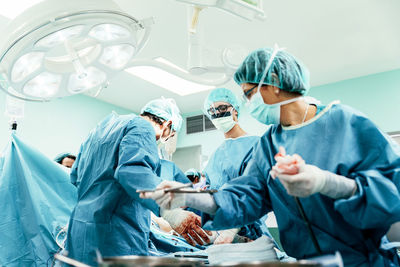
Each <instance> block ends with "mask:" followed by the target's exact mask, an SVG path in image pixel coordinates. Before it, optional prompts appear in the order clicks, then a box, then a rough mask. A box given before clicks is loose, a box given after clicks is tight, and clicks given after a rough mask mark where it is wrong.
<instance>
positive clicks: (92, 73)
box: [67, 67, 107, 94]
mask: <svg viewBox="0 0 400 267" xmlns="http://www.w3.org/2000/svg"><path fill="white" fill-rule="evenodd" d="M86 74H87V76H85V77H82V78H79V76H78V74H77V73H73V74H71V76H70V78H69V82H68V87H67V88H68V90H69V91H70V92H71V93H73V94H77V93H81V92H84V91H86V90H89V89H91V88H94V87H97V86H99V85H100V84H102V83H104V82H105V81H106V78H107V77H106V74H105V73H104V72H102V71H101V70H99V69H96V68H94V67H89V68H87V69H86Z"/></svg>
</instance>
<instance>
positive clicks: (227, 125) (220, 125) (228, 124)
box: [211, 115, 236, 133]
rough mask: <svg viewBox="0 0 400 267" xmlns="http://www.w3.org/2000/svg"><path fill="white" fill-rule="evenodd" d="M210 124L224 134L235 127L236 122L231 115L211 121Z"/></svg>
mask: <svg viewBox="0 0 400 267" xmlns="http://www.w3.org/2000/svg"><path fill="white" fill-rule="evenodd" d="M211 122H212V124H214V126H215V128H217V129H218V130H220V131H223V132H224V133H227V132H229V131H230V130H232V128H233V127H234V126H235V124H236V122H235V121H234V120H233V117H232V115H229V116H226V117H221V118H217V119H213V120H211Z"/></svg>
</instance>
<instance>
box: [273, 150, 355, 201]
mask: <svg viewBox="0 0 400 267" xmlns="http://www.w3.org/2000/svg"><path fill="white" fill-rule="evenodd" d="M275 159H276V161H277V163H276V165H275V166H274V167H273V168H272V170H271V177H272V178H273V179H275V178H276V177H278V178H279V180H280V181H281V183H282V185H283V186H284V187H285V189H286V191H287V192H288V194H289V195H292V196H296V197H308V196H310V195H312V194H314V193H321V194H324V195H326V196H329V197H331V198H334V199H338V198H348V197H350V196H352V195H353V194H354V193H355V191H356V189H357V185H356V182H355V181H354V180H352V179H349V178H347V177H344V176H341V175H337V174H335V173H332V172H329V171H324V170H321V169H320V168H318V167H317V166H314V165H309V164H305V162H304V160H303V159H302V158H301V157H300V156H299V155H296V154H295V155H293V156H288V155H286V152H285V149H283V148H282V147H280V148H279V153H278V154H277V155H276V156H275Z"/></svg>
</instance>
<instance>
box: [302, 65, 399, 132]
mask: <svg viewBox="0 0 400 267" xmlns="http://www.w3.org/2000/svg"><path fill="white" fill-rule="evenodd" d="M310 95H312V96H314V97H316V98H318V99H320V100H321V101H322V102H323V103H329V102H330V101H332V100H335V99H339V100H340V101H341V103H343V104H346V105H349V106H352V107H354V108H356V109H358V110H360V111H362V112H363V113H364V114H366V115H367V116H368V117H369V118H370V119H371V120H372V121H374V122H375V123H376V124H377V125H378V126H379V127H380V128H381V129H382V130H383V131H385V132H393V131H400V118H399V117H400V70H394V71H389V72H383V73H378V74H374V75H369V76H364V77H360V78H357V79H351V80H346V81H342V82H337V83H332V84H327V85H323V86H318V87H315V88H312V89H311V91H310Z"/></svg>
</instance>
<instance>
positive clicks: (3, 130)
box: [0, 93, 130, 158]
mask: <svg viewBox="0 0 400 267" xmlns="http://www.w3.org/2000/svg"><path fill="white" fill-rule="evenodd" d="M5 99H6V96H5V94H4V93H1V94H0V106H1V107H2V110H0V149H1V150H2V149H3V148H4V147H5V146H6V145H7V144H8V142H9V140H10V139H9V136H10V130H9V123H8V120H9V118H8V117H6V116H5V115H4V109H5ZM113 110H114V111H116V112H117V113H119V114H127V113H130V111H129V110H127V109H123V108H120V107H117V106H114V105H111V104H108V103H105V102H103V101H99V100H97V99H94V98H91V97H88V96H84V95H76V96H71V97H66V98H63V99H57V100H53V101H50V102H45V103H33V102H26V104H25V117H24V118H23V119H22V120H21V121H19V124H18V129H17V133H18V135H19V136H20V137H21V138H23V140H24V141H26V142H27V143H29V144H30V145H32V146H33V147H35V148H36V149H38V150H39V151H41V152H42V153H44V154H45V155H47V156H49V157H51V158H53V157H54V156H55V155H57V154H58V153H60V152H65V151H66V152H72V153H76V152H77V151H78V150H79V146H80V144H81V143H82V141H83V140H84V139H85V137H86V136H87V135H88V133H89V131H90V130H91V129H93V128H94V127H95V126H96V124H97V123H98V122H99V121H100V120H101V119H102V118H104V117H105V116H106V115H107V114H109V113H110V112H111V111H113Z"/></svg>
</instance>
